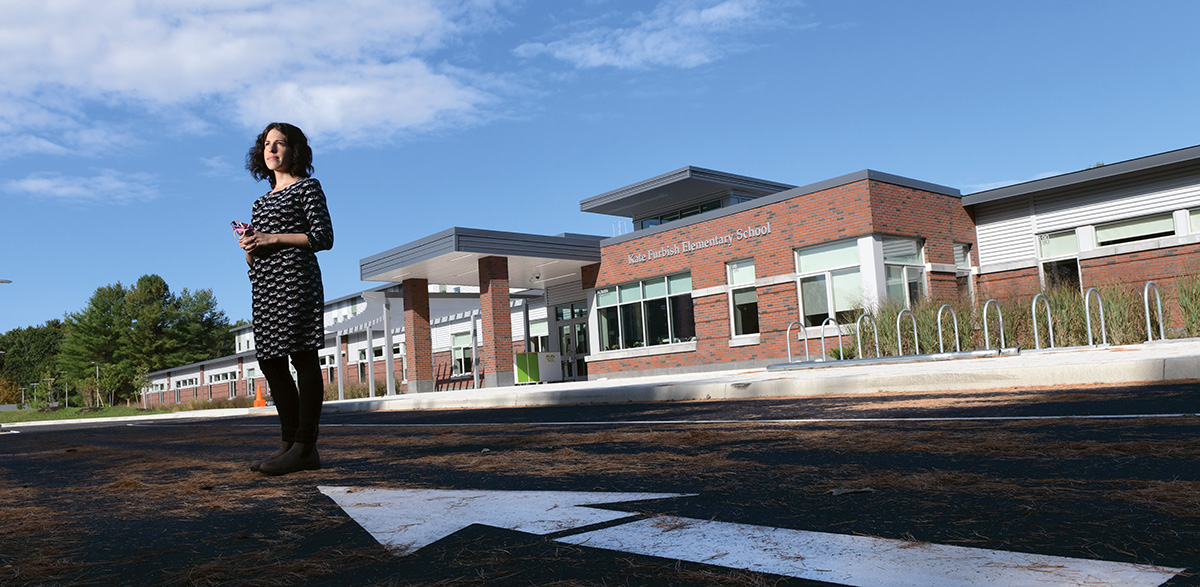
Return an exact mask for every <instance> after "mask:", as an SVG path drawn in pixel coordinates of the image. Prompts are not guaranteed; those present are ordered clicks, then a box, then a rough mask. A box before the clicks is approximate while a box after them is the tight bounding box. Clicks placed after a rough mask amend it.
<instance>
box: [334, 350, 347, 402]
mask: <svg viewBox="0 0 1200 587" xmlns="http://www.w3.org/2000/svg"><path fill="white" fill-rule="evenodd" d="M333 345H334V351H333V353H334V360H335V361H336V362H335V363H334V364H335V365H337V375H338V399H339V400H343V399H346V372H345V369H343V367H344V363H345V362H344V361H342V335H340V334H339V335H337V336H335V337H334V338H333Z"/></svg>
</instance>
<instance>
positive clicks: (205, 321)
mask: <svg viewBox="0 0 1200 587" xmlns="http://www.w3.org/2000/svg"><path fill="white" fill-rule="evenodd" d="M173 305H174V312H173V316H172V317H173V320H172V324H171V328H170V331H169V332H170V336H171V337H172V338H173V339H174V340H175V342H174V345H173V346H174V347H175V354H174V355H173V356H172V357H171V365H187V364H190V363H196V362H199V361H205V360H208V359H215V358H217V357H221V356H225V355H231V354H233V336H231V335H230V333H229V329H230V328H231V326H230V324H229V319H228V318H227V317H225V312H223V311H221V309H220V308H218V307H217V298H216V296H214V295H213V293H212V290H211V289H202V290H197V291H195V292H189V291H188V290H186V289H184V290H183V292H181V293H180V294H179V295H178V296H176V297H175V299H174V304H173Z"/></svg>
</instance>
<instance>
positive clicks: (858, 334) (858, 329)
mask: <svg viewBox="0 0 1200 587" xmlns="http://www.w3.org/2000/svg"><path fill="white" fill-rule="evenodd" d="M863 318H866V319H867V320H869V321H870V322H871V333H872V334H874V335H875V358H876V359H878V358H880V356H881V355H880V354H879V327H878V326H876V325H875V319H874V318H872V317H871V315H870V314H866V313H864V314H863V315H862V316H859V317H858V320H857V321H856V322H855V323H854V338H855V340H857V341H858V358H860V359H864V358H866V357H864V356H863V350H862V321H863Z"/></svg>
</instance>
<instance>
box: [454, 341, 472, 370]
mask: <svg viewBox="0 0 1200 587" xmlns="http://www.w3.org/2000/svg"><path fill="white" fill-rule="evenodd" d="M471 346H472V345H471V334H470V333H466V334H455V335H454V336H452V337H451V341H450V356H451V358H452V360H453V362H454V364H453V367H452V369H451V374H452V375H470V374H471V351H472V348H471Z"/></svg>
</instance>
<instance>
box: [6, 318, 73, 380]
mask: <svg viewBox="0 0 1200 587" xmlns="http://www.w3.org/2000/svg"><path fill="white" fill-rule="evenodd" d="M64 337H65V331H64V328H63V323H62V321H60V320H48V321H47V322H46V323H45V324H42V325H41V326H28V327H25V328H14V329H12V330H10V331H8V332H6V333H4V334H3V335H0V350H2V351H4V354H3V355H0V356H2V357H4V360H3V368H2V369H0V377H3V378H4V379H7V380H8V381H9V382H10V383H12V384H13V385H16V386H17V387H29V385H30V384H31V383H33V382H35V381H39V380H40V378H41V376H42V374H43V373H57V372H58V353H59V348H60V345H61V344H62V341H63V338H64Z"/></svg>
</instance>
